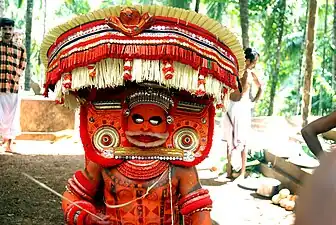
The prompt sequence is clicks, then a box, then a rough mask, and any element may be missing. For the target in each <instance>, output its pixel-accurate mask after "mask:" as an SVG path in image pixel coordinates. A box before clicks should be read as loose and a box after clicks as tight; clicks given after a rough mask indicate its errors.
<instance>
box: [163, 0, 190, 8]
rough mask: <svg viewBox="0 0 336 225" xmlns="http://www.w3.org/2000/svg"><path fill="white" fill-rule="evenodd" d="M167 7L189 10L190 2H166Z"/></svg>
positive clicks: (178, 0) (170, 0)
mask: <svg viewBox="0 0 336 225" xmlns="http://www.w3.org/2000/svg"><path fill="white" fill-rule="evenodd" d="M167 3H168V5H169V6H173V7H177V8H182V9H190V3H191V0H184V1H181V0H168V2H167Z"/></svg>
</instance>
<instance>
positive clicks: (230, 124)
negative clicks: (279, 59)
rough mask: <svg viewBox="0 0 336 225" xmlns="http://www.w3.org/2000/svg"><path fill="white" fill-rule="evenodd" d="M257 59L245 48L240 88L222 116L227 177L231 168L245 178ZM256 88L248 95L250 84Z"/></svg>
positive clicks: (231, 95) (257, 54)
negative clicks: (243, 69)
mask: <svg viewBox="0 0 336 225" xmlns="http://www.w3.org/2000/svg"><path fill="white" fill-rule="evenodd" d="M258 59H259V53H258V52H257V51H256V50H254V49H252V48H247V49H245V72H244V75H243V77H242V78H241V80H240V84H241V87H242V89H241V90H236V91H234V92H232V93H231V94H230V103H229V106H228V108H227V113H226V114H225V115H224V118H223V127H224V140H225V141H226V142H227V158H228V163H227V166H226V171H227V177H229V178H231V177H232V170H235V171H239V170H240V177H241V178H245V170H246V159H247V155H246V144H247V139H248V135H249V132H250V128H251V106H252V103H251V102H256V101H257V100H258V99H259V98H260V95H261V92H262V89H261V84H260V82H259V79H258V77H257V75H256V74H255V73H254V72H253V69H254V68H255V66H256V64H257V62H258ZM253 84H255V86H256V87H257V88H258V91H257V93H256V95H255V96H254V97H252V98H251V97H250V89H251V87H252V85H253Z"/></svg>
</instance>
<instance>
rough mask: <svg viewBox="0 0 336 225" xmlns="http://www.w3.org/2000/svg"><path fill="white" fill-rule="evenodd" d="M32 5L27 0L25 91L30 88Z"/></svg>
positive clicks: (32, 3) (30, 0)
mask: <svg viewBox="0 0 336 225" xmlns="http://www.w3.org/2000/svg"><path fill="white" fill-rule="evenodd" d="M33 6H34V0H27V9H26V51H27V67H26V71H25V86H24V89H25V91H29V90H30V77H31V76H30V54H31V52H30V46H31V31H32V21H33Z"/></svg>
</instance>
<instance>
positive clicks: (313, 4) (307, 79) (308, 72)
mask: <svg viewBox="0 0 336 225" xmlns="http://www.w3.org/2000/svg"><path fill="white" fill-rule="evenodd" d="M316 12H317V1H316V0H310V1H309V14H308V15H309V16H308V28H307V47H306V63H305V65H306V66H305V75H304V89H303V109H302V120H303V122H302V126H306V125H307V124H308V116H309V114H310V110H311V95H310V91H311V85H312V78H313V77H312V71H313V50H314V39H315V20H316Z"/></svg>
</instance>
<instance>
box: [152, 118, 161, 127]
mask: <svg viewBox="0 0 336 225" xmlns="http://www.w3.org/2000/svg"><path fill="white" fill-rule="evenodd" d="M149 123H150V124H152V125H153V126H156V125H159V124H160V123H162V118H161V117H159V116H152V117H151V118H149Z"/></svg>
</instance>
